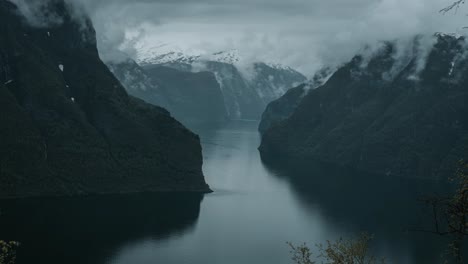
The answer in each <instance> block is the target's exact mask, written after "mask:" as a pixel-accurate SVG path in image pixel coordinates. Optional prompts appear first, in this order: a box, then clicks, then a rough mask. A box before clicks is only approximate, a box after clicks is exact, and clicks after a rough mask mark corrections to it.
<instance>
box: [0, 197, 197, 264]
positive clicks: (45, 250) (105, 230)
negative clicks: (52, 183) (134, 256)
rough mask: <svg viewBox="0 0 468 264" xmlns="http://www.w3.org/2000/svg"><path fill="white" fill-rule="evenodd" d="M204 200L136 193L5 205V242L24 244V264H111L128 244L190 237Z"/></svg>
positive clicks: (0, 220)
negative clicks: (170, 237) (109, 259)
mask: <svg viewBox="0 0 468 264" xmlns="http://www.w3.org/2000/svg"><path fill="white" fill-rule="evenodd" d="M201 201H202V196H201V195H196V194H176V195H169V194H159V195H154V194H131V195H110V196H94V197H83V198H47V199H24V200H15V201H1V202H0V208H1V209H2V215H1V217H0V234H1V237H2V239H8V240H16V241H20V242H21V247H20V250H19V252H18V263H19V264H22V263H52V264H53V263H57V264H59V263H60V264H63V263H106V262H107V258H108V257H109V256H112V255H113V254H114V252H115V251H116V250H119V249H120V248H121V247H124V246H125V245H126V244H128V243H131V242H133V241H139V240H142V239H163V238H166V237H169V236H173V235H174V234H180V233H187V232H190V230H191V229H192V228H193V226H194V224H195V223H196V221H197V219H198V216H199V211H200V203H201Z"/></svg>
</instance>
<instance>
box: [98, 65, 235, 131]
mask: <svg viewBox="0 0 468 264" xmlns="http://www.w3.org/2000/svg"><path fill="white" fill-rule="evenodd" d="M107 66H108V67H109V69H110V70H111V71H112V73H114V75H115V76H116V77H117V78H118V79H119V80H120V81H121V83H122V84H123V85H124V86H125V88H126V90H127V92H128V93H129V94H131V95H133V96H135V97H138V98H140V99H143V100H145V101H146V102H148V103H151V104H154V105H157V106H162V107H164V108H166V109H167V110H169V112H170V113H171V115H173V116H174V117H175V118H176V119H177V120H180V121H181V122H182V123H183V124H184V125H187V126H189V127H190V126H192V125H199V124H217V123H222V122H224V121H226V120H227V118H228V116H227V112H226V108H225V105H224V98H223V95H222V93H221V89H220V87H219V84H218V82H217V81H216V79H215V76H214V75H213V74H212V73H209V72H199V73H192V72H186V71H179V70H176V69H173V68H169V67H164V66H147V67H145V68H142V67H140V66H139V65H138V64H137V63H136V62H135V61H133V60H131V59H128V60H126V61H123V62H119V63H112V62H108V63H107Z"/></svg>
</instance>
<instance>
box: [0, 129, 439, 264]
mask: <svg viewBox="0 0 468 264" xmlns="http://www.w3.org/2000/svg"><path fill="white" fill-rule="evenodd" d="M256 127H257V123H256V122H234V123H231V124H229V125H226V126H225V127H223V128H219V129H208V130H200V131H198V132H199V133H200V134H201V138H202V143H203V148H204V150H203V152H204V161H205V162H204V168H203V169H204V172H205V175H206V180H207V181H208V183H209V184H210V185H211V187H212V189H213V190H214V191H215V192H214V193H213V194H208V195H205V196H204V197H202V196H200V195H193V194H192V195H190V194H180V195H149V194H144V195H126V196H105V197H86V198H70V199H40V200H39V199H35V200H19V201H3V202H1V203H0V208H2V209H3V214H2V217H0V223H1V225H0V230H1V232H2V234H3V235H2V237H6V238H8V239H16V240H20V241H21V242H22V243H23V245H22V247H21V250H20V252H19V253H20V255H19V259H18V260H19V262H20V264H21V263H57V264H58V263H96V264H154V263H167V264H176V263H177V264H183V263H194V264H201V263H214V264H216V263H220V264H221V263H222V264H240V263H256V264H267V263H268V264H286V263H291V261H290V256H289V249H288V247H287V246H286V242H287V241H291V242H297V243H300V242H307V243H309V244H310V245H314V244H315V243H320V242H325V241H326V240H329V239H330V240H333V239H338V238H339V237H340V236H351V235H355V234H359V233H360V232H363V231H367V232H369V233H372V234H374V235H375V240H374V246H375V247H374V252H375V254H376V255H379V256H385V257H386V258H387V259H388V260H389V261H390V263H403V264H405V263H408V264H410V263H428V264H430V263H440V261H439V260H440V259H439V256H440V255H441V252H442V250H443V249H444V247H443V245H441V243H440V242H435V241H437V240H440V238H438V237H434V236H432V235H430V234H423V233H418V232H412V231H409V232H408V230H412V229H414V228H415V227H417V226H419V227H420V226H427V225H428V224H430V222H427V221H425V220H424V219H428V218H429V217H428V216H430V214H427V213H425V212H426V211H425V210H424V206H423V205H422V204H420V203H419V202H418V201H417V200H418V198H420V197H421V196H423V195H430V194H434V193H443V189H444V188H443V184H442V183H441V182H427V181H421V180H401V179H392V178H382V177H373V176H372V175H363V174H360V173H356V172H353V171H350V170H347V169H343V168H337V167H333V166H325V165H318V164H312V163H310V164H307V166H304V165H299V164H294V162H287V164H282V165H281V166H279V164H277V163H274V164H270V165H269V166H267V165H265V164H264V163H262V161H261V159H260V156H259V153H258V151H257V147H258V146H259V144H260V137H259V135H258V133H257V131H256Z"/></svg>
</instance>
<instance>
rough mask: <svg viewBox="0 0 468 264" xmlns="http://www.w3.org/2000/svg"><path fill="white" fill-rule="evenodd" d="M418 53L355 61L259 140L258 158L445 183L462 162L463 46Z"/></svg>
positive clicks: (466, 132) (446, 42) (384, 53)
mask: <svg viewBox="0 0 468 264" xmlns="http://www.w3.org/2000/svg"><path fill="white" fill-rule="evenodd" d="M417 42H418V41H416V43H417ZM418 50H421V49H420V47H418V46H417V45H415V47H414V48H413V49H412V52H411V53H410V54H407V56H405V57H404V58H403V59H397V56H396V55H395V54H396V53H397V51H396V48H395V46H394V45H392V44H387V45H385V47H384V48H383V49H382V50H381V51H380V52H378V53H377V54H376V55H374V56H373V57H371V58H370V59H366V58H365V57H363V56H356V57H355V58H354V59H353V60H352V61H351V62H349V63H347V64H346V65H344V66H343V67H341V68H340V69H339V70H338V71H336V72H335V74H334V75H333V76H332V77H331V78H330V80H329V81H328V82H327V83H325V84H324V85H323V86H321V87H319V88H317V89H315V90H312V91H310V92H309V94H308V95H307V96H306V97H305V98H304V99H303V100H302V101H301V103H300V105H299V106H298V108H297V109H296V110H295V111H294V113H293V114H292V116H291V117H289V118H288V119H287V120H285V121H283V122H280V123H278V124H276V125H274V126H273V127H271V128H270V129H268V130H267V131H266V132H265V134H264V136H263V140H262V144H261V146H260V152H261V154H262V157H263V158H264V159H265V160H266V161H268V160H271V159H273V158H294V159H306V160H307V159H309V160H311V159H315V160H320V161H325V162H331V163H334V164H341V165H348V166H352V167H356V168H359V169H362V170H365V171H370V172H373V173H378V174H388V175H398V176H406V177H426V178H434V177H438V176H441V175H444V176H446V175H447V173H449V172H450V171H451V170H453V168H454V166H455V164H456V162H457V160H458V159H461V158H468V157H467V156H468V104H467V103H466V102H468V89H467V87H468V78H467V76H468V75H467V74H466V73H467V70H468V69H467V66H468V60H467V56H466V54H467V53H466V51H467V49H466V41H465V39H464V38H457V37H453V36H446V35H439V36H438V37H437V43H436V44H435V45H434V46H433V47H432V49H431V50H430V52H429V54H428V56H427V60H426V61H423V60H422V57H421V56H420V55H419V56H418V55H417V53H418V52H417V51H418Z"/></svg>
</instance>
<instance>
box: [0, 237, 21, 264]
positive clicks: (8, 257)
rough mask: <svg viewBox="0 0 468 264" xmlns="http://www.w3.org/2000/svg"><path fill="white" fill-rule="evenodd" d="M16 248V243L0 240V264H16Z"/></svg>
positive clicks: (17, 244)
mask: <svg viewBox="0 0 468 264" xmlns="http://www.w3.org/2000/svg"><path fill="white" fill-rule="evenodd" d="M18 246H19V243H18V242H5V241H3V240H0V264H14V263H15V262H16V249H17V248H18Z"/></svg>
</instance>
